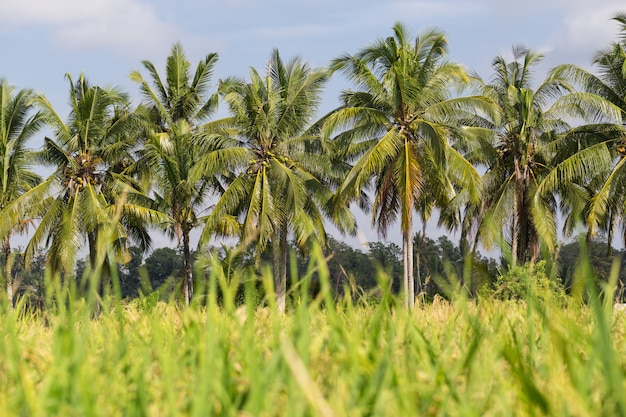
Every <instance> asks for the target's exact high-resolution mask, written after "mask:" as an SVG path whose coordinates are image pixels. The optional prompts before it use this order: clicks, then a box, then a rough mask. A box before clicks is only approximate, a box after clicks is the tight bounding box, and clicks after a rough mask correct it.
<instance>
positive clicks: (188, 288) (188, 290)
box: [182, 225, 193, 305]
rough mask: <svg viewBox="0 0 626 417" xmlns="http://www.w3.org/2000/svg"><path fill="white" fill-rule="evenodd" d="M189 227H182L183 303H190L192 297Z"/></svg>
mask: <svg viewBox="0 0 626 417" xmlns="http://www.w3.org/2000/svg"><path fill="white" fill-rule="evenodd" d="M189 232H190V229H189V227H187V226H186V225H185V226H184V227H183V271H182V272H183V297H184V299H185V305H189V304H190V303H191V298H192V297H193V270H192V265H191V249H190V244H189Z"/></svg>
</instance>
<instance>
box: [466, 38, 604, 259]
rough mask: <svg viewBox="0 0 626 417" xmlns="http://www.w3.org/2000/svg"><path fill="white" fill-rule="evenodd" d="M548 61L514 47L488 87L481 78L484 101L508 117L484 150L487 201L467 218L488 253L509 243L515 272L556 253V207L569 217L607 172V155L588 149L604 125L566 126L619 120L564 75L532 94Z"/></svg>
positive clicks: (497, 65) (548, 80)
mask: <svg viewBox="0 0 626 417" xmlns="http://www.w3.org/2000/svg"><path fill="white" fill-rule="evenodd" d="M542 59H543V55H541V54H539V53H537V52H534V51H531V50H528V49H526V48H523V47H521V46H516V47H514V48H513V60H512V61H510V62H509V61H507V60H506V58H505V57H503V56H498V57H496V58H495V59H494V61H493V63H492V67H493V70H494V75H493V77H492V79H491V81H490V82H489V83H484V82H482V81H481V80H480V79H478V81H479V82H480V83H481V91H482V94H484V95H485V96H486V97H488V98H490V99H491V100H492V101H493V102H495V103H497V105H498V107H499V109H500V112H501V114H502V118H501V120H500V121H499V122H496V123H493V126H491V129H492V131H493V135H492V136H491V140H492V142H491V143H490V144H489V146H484V145H483V146H481V147H480V155H481V156H480V161H481V162H482V163H483V164H485V165H486V166H487V170H486V173H485V175H484V176H483V195H482V198H481V203H480V207H476V206H475V207H474V209H469V210H468V212H469V213H471V214H473V215H476V216H477V217H476V218H475V219H476V220H477V222H478V231H477V232H476V233H477V235H476V240H475V242H477V241H478V239H480V240H481V242H482V243H483V245H484V246H486V247H490V246H491V245H492V244H493V243H494V241H496V240H500V241H501V243H502V244H505V242H506V247H503V249H504V250H505V252H508V251H510V257H511V262H512V264H513V265H515V264H522V263H524V262H526V261H534V260H536V259H537V258H538V257H539V254H540V248H541V244H542V243H543V245H544V246H545V248H546V249H547V250H549V251H553V250H554V248H555V245H556V234H557V229H556V224H557V221H556V213H557V210H558V202H560V204H561V207H562V210H563V211H564V213H566V214H567V211H568V210H567V207H570V208H571V207H574V206H577V205H580V204H581V203H580V202H581V200H580V195H581V193H584V190H582V188H584V186H585V184H584V180H585V177H586V176H588V175H589V172H590V171H591V170H592V169H599V167H600V166H601V165H603V164H604V165H606V156H605V155H604V154H603V153H595V154H593V155H591V154H590V152H592V151H594V149H593V148H588V146H587V145H586V143H588V142H589V141H590V140H591V139H592V137H593V135H594V134H595V133H596V132H598V129H604V128H605V127H606V126H604V125H602V124H599V125H586V124H583V125H580V126H577V127H575V128H572V126H570V124H569V123H568V121H572V120H600V119H602V118H603V117H610V116H609V115H611V114H613V115H614V114H615V111H614V110H613V109H611V106H608V105H607V103H605V102H604V101H603V100H601V99H600V98H599V97H597V96H594V95H590V94H585V93H580V92H576V91H574V89H573V87H572V86H571V85H570V83H569V82H568V80H567V79H566V78H565V77H563V73H562V72H560V71H554V72H551V73H550V74H549V75H548V76H547V77H546V79H545V80H544V81H543V82H541V84H539V85H538V86H537V87H536V88H535V89H533V85H532V84H533V77H532V75H533V70H534V68H535V67H536V65H537V64H538V63H539V62H541V60H542ZM483 138H484V136H483ZM596 150H597V149H596ZM590 156H591V157H592V159H590ZM474 161H475V160H474ZM602 161H604V162H602ZM475 162H478V161H475ZM601 162H602V163H601ZM569 214H570V216H569V218H567V221H566V226H565V227H566V229H570V230H571V229H572V227H573V224H575V222H576V214H575V213H574V211H572V210H570V211H569ZM501 237H503V238H501Z"/></svg>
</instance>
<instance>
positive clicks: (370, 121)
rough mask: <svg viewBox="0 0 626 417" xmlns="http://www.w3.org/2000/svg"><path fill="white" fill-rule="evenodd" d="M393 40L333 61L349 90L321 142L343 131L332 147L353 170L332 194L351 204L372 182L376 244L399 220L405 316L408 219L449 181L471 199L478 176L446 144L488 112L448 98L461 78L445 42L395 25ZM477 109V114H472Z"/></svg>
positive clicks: (481, 105) (470, 100)
mask: <svg viewBox="0 0 626 417" xmlns="http://www.w3.org/2000/svg"><path fill="white" fill-rule="evenodd" d="M393 32H394V36H393V37H388V38H386V39H381V40H378V41H377V42H375V43H374V44H373V45H371V46H369V47H366V48H364V49H363V50H361V51H360V52H358V53H357V54H356V55H344V56H341V57H340V58H338V59H336V60H334V61H333V64H332V68H333V69H334V70H341V71H343V72H344V73H345V74H346V75H347V76H348V77H349V78H350V80H352V81H353V82H354V84H356V86H357V89H356V90H350V91H345V92H343V93H342V100H343V102H344V106H343V107H342V108H341V109H339V110H338V111H336V112H335V113H334V114H333V115H332V116H330V117H329V119H328V121H327V123H326V125H325V130H326V132H327V134H331V133H330V132H333V131H336V130H337V129H338V128H346V129H345V130H344V131H343V132H341V133H340V134H338V135H337V136H336V137H335V138H334V139H333V143H334V144H335V146H339V147H340V148H343V155H344V157H346V158H348V159H349V160H351V161H353V162H354V165H353V167H352V169H351V170H350V172H349V174H348V175H347V176H346V177H345V180H344V181H343V184H342V185H341V188H340V194H343V195H345V196H349V198H350V199H359V198H360V196H359V194H360V193H361V192H362V189H363V188H364V187H365V186H366V185H367V184H369V183H370V181H371V179H372V178H373V180H374V181H373V186H374V194H375V199H374V203H373V209H372V223H373V224H374V225H376V227H377V228H378V230H379V231H380V232H381V234H382V235H383V236H385V235H386V233H387V230H388V229H389V227H390V226H391V225H392V224H393V223H394V222H395V221H396V219H397V216H398V214H400V228H401V231H402V249H403V263H404V279H403V287H404V293H405V304H406V306H407V308H412V307H413V306H414V268H413V212H414V211H415V210H416V209H420V210H421V211H423V212H422V218H423V220H424V221H425V220H427V219H428V217H429V216H430V210H431V208H432V207H433V205H438V206H441V205H444V204H445V202H446V201H447V200H448V199H449V198H450V197H451V195H452V194H453V193H454V190H455V188H454V184H453V182H454V180H457V181H459V182H462V183H463V184H464V186H465V188H466V189H467V192H468V193H469V194H471V195H472V196H474V197H476V196H477V186H478V182H479V176H478V174H477V173H476V171H475V169H474V168H473V167H472V166H471V164H469V163H468V162H467V161H466V160H465V159H464V158H463V157H462V156H461V154H460V153H459V152H457V151H456V150H455V149H454V148H453V147H452V146H450V141H449V140H450V139H451V138H452V137H453V136H455V135H457V134H460V130H459V129H458V126H459V123H460V121H462V119H463V118H467V121H469V120H470V119H471V114H472V113H473V112H476V111H479V112H483V111H486V112H489V104H488V103H487V102H486V101H484V100H483V99H482V98H480V97H452V96H451V87H452V86H454V85H459V84H463V83H465V82H466V81H468V79H469V77H468V75H467V74H466V72H465V70H464V69H463V68H462V67H461V66H460V65H458V64H455V63H452V62H449V61H447V60H446V58H445V54H446V51H447V45H448V44H447V40H446V37H445V36H444V35H443V34H442V33H441V32H438V31H435V30H432V31H426V32H423V33H421V34H419V35H418V36H416V37H415V38H412V37H411V36H410V34H409V33H408V31H407V30H406V28H405V27H404V26H403V25H402V24H400V23H397V24H396V25H395V26H394V27H393ZM477 109H481V110H477Z"/></svg>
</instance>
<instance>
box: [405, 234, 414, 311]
mask: <svg viewBox="0 0 626 417" xmlns="http://www.w3.org/2000/svg"><path fill="white" fill-rule="evenodd" d="M407 237H408V239H407V243H408V245H409V246H408V248H407V252H408V254H409V257H408V260H409V265H408V266H407V269H408V273H409V309H411V310H413V309H414V308H415V270H414V269H413V256H414V253H413V228H412V227H411V226H409V232H408V236H407Z"/></svg>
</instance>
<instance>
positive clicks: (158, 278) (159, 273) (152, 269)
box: [144, 248, 184, 289]
mask: <svg viewBox="0 0 626 417" xmlns="http://www.w3.org/2000/svg"><path fill="white" fill-rule="evenodd" d="M183 258H184V256H183V255H182V254H181V253H180V252H179V251H177V250H175V249H172V248H157V249H155V250H154V251H152V253H151V254H150V256H148V257H147V258H146V260H145V263H144V265H145V267H146V271H147V272H148V277H149V278H150V284H151V286H152V288H153V289H158V288H159V287H161V286H162V285H163V284H165V283H166V281H167V280H168V278H172V277H175V276H176V275H177V274H179V273H180V271H181V270H182V268H183V263H184V259H183Z"/></svg>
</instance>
